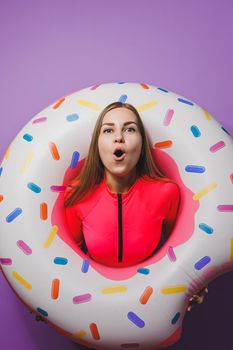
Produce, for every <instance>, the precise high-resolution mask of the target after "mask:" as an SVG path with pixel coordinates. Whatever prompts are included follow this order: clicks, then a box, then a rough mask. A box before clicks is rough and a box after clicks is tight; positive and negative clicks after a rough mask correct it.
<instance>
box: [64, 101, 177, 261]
mask: <svg viewBox="0 0 233 350" xmlns="http://www.w3.org/2000/svg"><path fill="white" fill-rule="evenodd" d="M179 201H180V194H179V188H178V186H177V185H176V184H175V183H174V182H172V181H171V180H169V179H167V178H165V177H164V176H163V175H162V173H161V172H160V171H159V169H158V168H157V167H156V165H155V163H154V161H153V157H152V154H151V151H150V145H149V141H148V138H147V136H146V133H145V129H144V126H143V123H142V120H141V118H140V116H139V114H138V112H137V110H136V109H135V108H134V107H133V106H132V105H130V104H128V103H121V102H114V103H111V104H110V105H108V106H107V107H105V109H104V110H103V111H102V113H101V114H100V116H99V118H98V120H97V123H96V126H95V129H94V132H93V136H92V140H91V144H90V148H89V152H88V156H87V159H86V162H85V165H84V167H83V169H82V171H81V173H80V175H79V176H78V178H77V179H76V180H75V181H73V184H71V186H69V187H68V189H67V192H66V196H65V207H66V216H67V222H68V226H69V228H70V234H71V235H72V237H73V239H74V240H75V241H76V242H77V244H78V245H79V246H80V248H81V247H83V245H84V244H85V245H86V247H87V250H88V254H89V255H90V256H91V258H92V259H94V260H95V261H97V262H99V263H101V264H104V265H107V266H113V267H126V266H131V265H135V264H138V263H140V262H142V261H144V260H145V259H147V258H148V257H150V256H151V255H152V254H153V253H154V252H155V250H156V248H158V244H159V242H160V238H161V234H163V236H164V237H165V239H167V238H168V237H169V235H170V234H171V232H172V229H173V227H174V224H175V219H176V216H177V212H178V207H179Z"/></svg>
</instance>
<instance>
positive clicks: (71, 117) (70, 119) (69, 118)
mask: <svg viewBox="0 0 233 350" xmlns="http://www.w3.org/2000/svg"><path fill="white" fill-rule="evenodd" d="M78 119H79V115H78V114H77V113H74V114H69V115H67V116H66V120H67V121H68V122H74V121H75V120H78Z"/></svg>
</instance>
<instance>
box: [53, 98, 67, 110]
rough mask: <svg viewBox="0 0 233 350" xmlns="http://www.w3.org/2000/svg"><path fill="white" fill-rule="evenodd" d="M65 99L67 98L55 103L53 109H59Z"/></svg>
mask: <svg viewBox="0 0 233 350" xmlns="http://www.w3.org/2000/svg"><path fill="white" fill-rule="evenodd" d="M64 101H65V98H64V97H63V98H61V99H60V100H59V101H58V102H56V103H55V105H54V106H53V109H57V108H58V107H59V106H60V105H61V104H62V103H63V102H64Z"/></svg>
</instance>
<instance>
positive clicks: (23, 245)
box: [17, 240, 32, 255]
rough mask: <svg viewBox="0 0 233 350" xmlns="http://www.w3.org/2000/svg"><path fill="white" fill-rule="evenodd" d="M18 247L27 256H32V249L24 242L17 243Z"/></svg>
mask: <svg viewBox="0 0 233 350" xmlns="http://www.w3.org/2000/svg"><path fill="white" fill-rule="evenodd" d="M17 246H18V247H19V248H20V249H21V250H22V251H23V252H24V254H26V255H30V254H32V250H31V248H30V247H29V246H28V245H27V244H26V243H25V242H24V241H22V240H19V241H18V242H17Z"/></svg>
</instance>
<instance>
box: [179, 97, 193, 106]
mask: <svg viewBox="0 0 233 350" xmlns="http://www.w3.org/2000/svg"><path fill="white" fill-rule="evenodd" d="M177 100H178V101H179V102H181V103H185V104H186V105H190V106H193V105H194V103H192V102H191V101H188V100H184V99H183V98H180V97H179V98H178V99H177Z"/></svg>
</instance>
